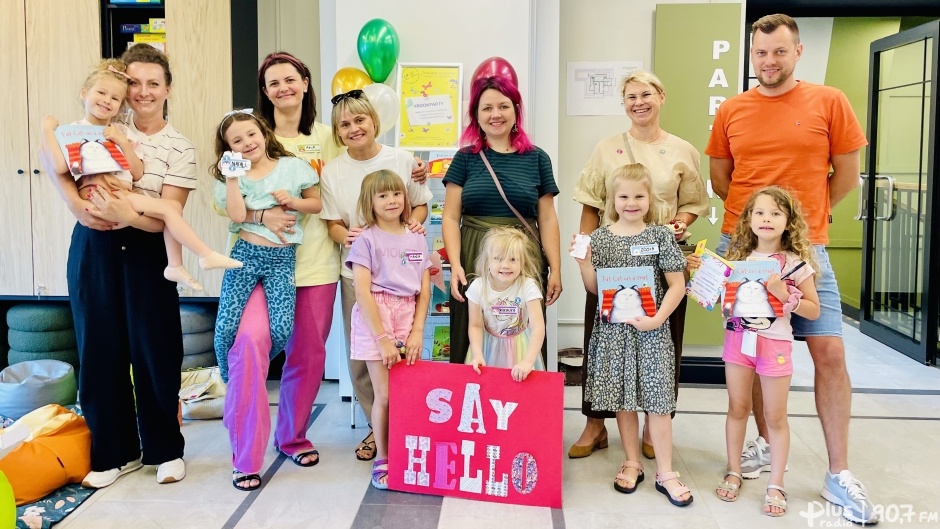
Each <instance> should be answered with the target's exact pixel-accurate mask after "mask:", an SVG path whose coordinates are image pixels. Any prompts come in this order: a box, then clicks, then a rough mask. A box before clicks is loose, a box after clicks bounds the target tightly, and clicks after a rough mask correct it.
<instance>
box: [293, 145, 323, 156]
mask: <svg viewBox="0 0 940 529" xmlns="http://www.w3.org/2000/svg"><path fill="white" fill-rule="evenodd" d="M318 152H320V146H319V145H298V146H297V154H317V153H318Z"/></svg>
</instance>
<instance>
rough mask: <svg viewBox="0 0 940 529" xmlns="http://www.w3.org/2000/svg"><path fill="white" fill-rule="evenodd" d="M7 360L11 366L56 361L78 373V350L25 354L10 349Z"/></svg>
mask: <svg viewBox="0 0 940 529" xmlns="http://www.w3.org/2000/svg"><path fill="white" fill-rule="evenodd" d="M7 360H8V362H9V364H10V365H11V366H12V365H13V364H18V363H20V362H29V361H31V360H58V361H60V362H65V363H67V364H69V365H71V366H72V367H73V368H75V371H76V372H77V371H78V368H79V367H78V366H79V364H78V350H77V349H63V350H61V351H43V352H38V353H36V352H26V351H17V350H15V349H10V351H9V352H8V353H7Z"/></svg>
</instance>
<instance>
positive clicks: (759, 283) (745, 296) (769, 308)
mask: <svg viewBox="0 0 940 529" xmlns="http://www.w3.org/2000/svg"><path fill="white" fill-rule="evenodd" d="M733 264H734V271H733V272H732V273H731V277H729V278H728V284H727V285H725V293H724V295H723V296H722V299H721V312H722V313H723V314H724V315H725V317H726V318H730V317H740V318H774V317H776V318H780V317H782V316H783V303H781V301H780V300H779V299H777V297H776V296H774V295H773V294H771V293H770V292H768V291H767V287H766V284H767V279H768V278H770V276H771V274H779V273H780V263H779V262H778V261H776V260H775V259H761V260H755V261H733Z"/></svg>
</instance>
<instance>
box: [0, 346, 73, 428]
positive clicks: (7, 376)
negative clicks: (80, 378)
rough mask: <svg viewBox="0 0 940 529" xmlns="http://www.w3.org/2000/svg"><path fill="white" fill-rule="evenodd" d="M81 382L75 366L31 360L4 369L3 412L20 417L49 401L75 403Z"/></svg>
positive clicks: (0, 402) (0, 381)
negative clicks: (77, 379) (74, 368)
mask: <svg viewBox="0 0 940 529" xmlns="http://www.w3.org/2000/svg"><path fill="white" fill-rule="evenodd" d="M77 394H78V383H77V382H76V380H75V371H74V370H73V369H72V366H70V365H69V364H66V363H65V362H59V361H57V360H31V361H28V362H20V363H18V364H14V365H11V366H10V367H7V368H5V369H4V370H3V371H0V415H4V416H6V417H13V418H16V419H19V418H20V417H22V416H23V415H26V414H27V413H29V412H31V411H33V410H35V409H36V408H39V407H41V406H45V405H46V404H61V405H63V406H67V405H69V404H75V398H76V396H77Z"/></svg>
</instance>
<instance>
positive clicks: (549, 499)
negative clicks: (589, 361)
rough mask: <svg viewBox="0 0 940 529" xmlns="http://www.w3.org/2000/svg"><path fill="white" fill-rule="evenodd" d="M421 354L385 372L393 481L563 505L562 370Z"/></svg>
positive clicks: (420, 488) (433, 490)
mask: <svg viewBox="0 0 940 529" xmlns="http://www.w3.org/2000/svg"><path fill="white" fill-rule="evenodd" d="M482 371H483V373H482V374H481V375H478V374H476V372H475V371H473V368H471V367H470V366H464V365H457V364H441V363H437V362H418V363H417V364H415V365H412V366H407V365H404V364H398V365H396V366H395V367H393V368H392V369H391V370H390V372H389V458H388V459H389V474H388V484H389V488H391V489H394V490H400V491H404V492H416V493H419V494H434V495H438V496H452V497H456V498H467V499H473V500H483V501H492V502H497V503H513V504H518V505H535V506H542V507H552V508H561V468H562V455H563V453H564V451H563V447H562V414H563V412H564V409H563V408H564V375H562V374H561V373H548V372H545V371H533V372H532V373H530V374H529V376H528V377H527V378H526V379H525V380H524V381H523V382H515V381H514V380H513V379H512V377H511V376H510V370H509V369H501V368H496V367H484V368H482Z"/></svg>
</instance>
